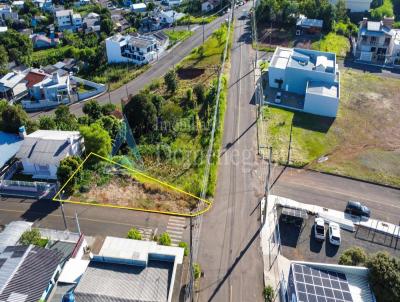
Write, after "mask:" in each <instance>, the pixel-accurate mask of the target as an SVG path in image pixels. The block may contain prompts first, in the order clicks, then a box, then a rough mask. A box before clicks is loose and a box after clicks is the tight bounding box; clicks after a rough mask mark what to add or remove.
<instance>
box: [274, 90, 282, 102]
mask: <svg viewBox="0 0 400 302" xmlns="http://www.w3.org/2000/svg"><path fill="white" fill-rule="evenodd" d="M281 100H282V93H280V92H277V93H276V97H275V103H277V104H279V103H280V102H281Z"/></svg>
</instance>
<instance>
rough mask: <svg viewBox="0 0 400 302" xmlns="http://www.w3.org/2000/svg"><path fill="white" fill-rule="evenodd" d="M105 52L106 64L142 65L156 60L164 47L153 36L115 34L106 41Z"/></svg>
mask: <svg viewBox="0 0 400 302" xmlns="http://www.w3.org/2000/svg"><path fill="white" fill-rule="evenodd" d="M106 50H107V59H108V63H123V62H130V63H133V64H137V65H143V64H148V63H150V62H151V61H154V60H156V59H157V56H158V55H159V54H160V53H161V52H162V51H163V50H164V47H163V45H161V43H159V41H158V40H157V39H156V37H155V36H153V35H136V36H133V35H132V36H131V35H126V36H123V35H121V34H116V35H115V36H112V37H109V38H107V39H106Z"/></svg>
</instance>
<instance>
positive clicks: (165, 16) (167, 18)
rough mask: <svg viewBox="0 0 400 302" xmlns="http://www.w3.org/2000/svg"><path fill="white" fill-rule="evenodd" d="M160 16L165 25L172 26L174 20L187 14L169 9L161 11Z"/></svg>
mask: <svg viewBox="0 0 400 302" xmlns="http://www.w3.org/2000/svg"><path fill="white" fill-rule="evenodd" d="M158 16H159V18H160V20H161V23H162V24H163V25H166V26H171V25H172V24H173V23H174V22H176V21H178V20H180V19H182V18H183V17H184V16H185V14H184V13H178V12H176V11H174V10H168V11H160V12H159V14H158Z"/></svg>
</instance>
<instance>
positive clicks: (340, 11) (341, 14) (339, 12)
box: [336, 0, 349, 23]
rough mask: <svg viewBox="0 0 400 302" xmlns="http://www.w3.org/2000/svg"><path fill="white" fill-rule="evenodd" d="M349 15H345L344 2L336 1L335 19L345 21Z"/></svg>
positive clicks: (342, 0) (341, 0)
mask: <svg viewBox="0 0 400 302" xmlns="http://www.w3.org/2000/svg"><path fill="white" fill-rule="evenodd" d="M348 19H349V17H347V9H346V2H345V1H344V0H339V1H338V2H337V3H336V21H342V22H345V23H347V21H348Z"/></svg>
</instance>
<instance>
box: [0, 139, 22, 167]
mask: <svg viewBox="0 0 400 302" xmlns="http://www.w3.org/2000/svg"><path fill="white" fill-rule="evenodd" d="M21 145H22V139H21V138H20V137H19V135H16V134H12V133H7V132H3V131H0V154H1V156H0V168H2V167H3V166H4V165H5V163H6V162H7V161H9V160H10V159H11V158H12V157H13V156H14V155H15V154H16V153H17V152H18V150H19V148H20V147H21Z"/></svg>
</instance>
